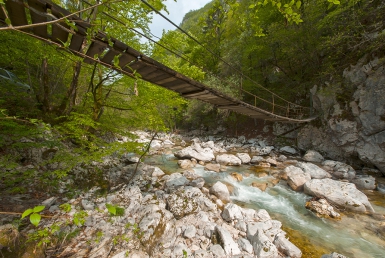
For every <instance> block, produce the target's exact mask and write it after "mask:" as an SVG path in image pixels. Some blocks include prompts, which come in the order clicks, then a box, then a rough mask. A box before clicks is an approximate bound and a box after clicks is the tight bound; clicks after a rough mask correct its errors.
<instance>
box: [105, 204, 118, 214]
mask: <svg viewBox="0 0 385 258" xmlns="http://www.w3.org/2000/svg"><path fill="white" fill-rule="evenodd" d="M106 207H107V210H108V211H109V212H110V213H111V214H113V215H116V207H115V206H114V205H111V204H109V203H107V204H106Z"/></svg>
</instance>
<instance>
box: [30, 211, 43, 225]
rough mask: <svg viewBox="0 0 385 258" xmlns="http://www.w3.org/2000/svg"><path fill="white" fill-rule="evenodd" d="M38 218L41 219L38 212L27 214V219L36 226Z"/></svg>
mask: <svg viewBox="0 0 385 258" xmlns="http://www.w3.org/2000/svg"><path fill="white" fill-rule="evenodd" d="M40 219H41V216H40V214H38V213H33V214H32V215H31V216H29V220H30V221H31V223H32V224H33V225H35V226H36V227H37V225H39V222H40Z"/></svg>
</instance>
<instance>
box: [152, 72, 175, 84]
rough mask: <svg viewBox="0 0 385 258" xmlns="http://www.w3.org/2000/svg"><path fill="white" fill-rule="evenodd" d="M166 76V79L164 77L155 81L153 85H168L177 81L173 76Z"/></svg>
mask: <svg viewBox="0 0 385 258" xmlns="http://www.w3.org/2000/svg"><path fill="white" fill-rule="evenodd" d="M167 75H168V77H166V78H164V79H162V80H159V81H156V82H155V84H158V85H161V86H163V84H165V83H169V82H173V81H176V80H178V79H177V78H175V77H174V76H172V75H170V74H167Z"/></svg>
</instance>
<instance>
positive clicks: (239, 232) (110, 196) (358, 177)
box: [0, 132, 385, 258]
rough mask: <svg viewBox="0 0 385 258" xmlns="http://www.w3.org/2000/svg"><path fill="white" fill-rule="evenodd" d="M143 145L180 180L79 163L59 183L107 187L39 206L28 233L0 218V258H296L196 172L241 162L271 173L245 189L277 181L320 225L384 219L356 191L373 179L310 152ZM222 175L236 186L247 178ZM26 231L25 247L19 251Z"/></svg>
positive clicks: (110, 164) (258, 217)
mask: <svg viewBox="0 0 385 258" xmlns="http://www.w3.org/2000/svg"><path fill="white" fill-rule="evenodd" d="M138 137H139V141H142V142H149V141H150V138H151V137H150V136H149V135H148V134H146V133H144V132H139V133H138ZM187 143H188V144H187ZM190 143H191V145H189V144H190ZM187 145H189V146H187ZM151 146H152V147H151V149H150V152H151V153H152V154H153V155H155V154H156V153H165V152H167V153H170V155H172V153H173V152H174V151H175V150H176V151H175V152H174V155H175V157H177V158H178V159H179V161H178V162H177V161H175V162H177V163H178V166H179V168H180V169H179V171H180V172H175V173H172V172H174V171H162V170H161V169H160V168H159V167H156V166H150V165H148V164H144V163H139V166H137V164H136V163H135V162H137V161H138V157H136V156H134V155H131V154H125V155H123V156H117V157H106V158H105V159H104V161H103V162H100V163H99V162H93V163H92V164H89V165H87V166H85V165H84V164H83V165H79V166H78V167H76V168H75V169H74V170H73V171H72V173H71V178H70V179H68V180H69V181H71V180H72V181H87V180H90V178H92V177H93V176H94V175H93V173H95V171H97V170H98V171H102V174H103V175H104V179H105V180H106V181H107V182H108V183H107V185H103V184H102V185H100V186H95V187H93V188H91V189H90V190H89V191H87V192H84V193H81V194H80V195H78V196H76V197H75V198H73V199H66V198H63V197H60V196H53V197H51V198H49V199H47V200H45V201H44V202H43V205H44V206H45V211H44V212H43V213H42V214H44V215H45V216H46V218H44V217H43V218H42V220H41V222H40V224H39V227H38V229H36V228H35V226H33V225H30V226H28V227H26V228H23V229H21V230H20V231H19V230H17V229H16V228H15V226H14V225H12V224H8V223H9V222H11V221H12V220H13V218H14V217H13V215H11V214H9V215H7V216H3V217H2V219H1V224H3V226H1V229H0V244H1V245H0V248H1V251H2V253H3V254H5V257H15V256H12V254H13V255H14V254H18V256H17V257H113V258H120V257H272V258H275V257H302V251H301V250H300V249H299V248H298V247H297V246H295V245H294V244H293V243H292V242H291V241H290V240H289V239H288V238H287V236H286V232H285V231H284V230H283V229H282V223H281V222H280V221H278V220H275V219H272V218H271V216H270V215H271V214H269V213H268V212H267V211H266V210H264V209H257V210H256V209H249V208H244V207H240V206H239V205H237V204H235V203H233V202H232V197H231V195H232V194H234V192H233V189H232V186H231V185H227V184H223V183H221V182H219V181H218V182H215V183H213V184H209V183H208V182H206V181H205V179H204V178H203V177H202V176H200V175H199V174H198V173H196V171H195V170H194V169H195V168H197V167H204V169H205V170H206V171H211V172H213V173H214V172H215V173H220V172H221V171H222V172H223V171H226V170H228V168H229V167H230V166H241V165H246V164H247V165H250V166H253V167H255V168H266V167H274V168H277V169H276V170H275V171H276V172H275V173H272V174H271V175H260V176H261V177H263V176H266V177H267V176H270V177H271V178H272V179H271V180H270V181H269V182H268V183H266V184H258V183H255V184H253V187H256V188H259V189H260V191H265V190H266V187H274V185H276V184H278V183H279V181H280V180H281V181H282V182H283V183H285V182H287V184H288V185H289V186H290V187H291V188H292V189H293V190H294V191H303V192H305V193H306V194H308V195H309V196H313V197H314V198H313V199H312V200H309V202H308V203H307V204H306V205H307V206H308V208H309V209H310V210H312V211H314V212H316V213H317V215H318V216H320V217H327V218H332V219H338V218H339V217H340V212H341V211H342V212H345V211H351V212H354V213H368V214H372V216H376V217H377V218H378V220H379V221H383V220H385V217H384V216H383V215H382V214H376V213H375V210H374V209H373V207H372V205H371V203H370V202H369V200H368V198H367V196H366V195H365V194H364V193H363V192H362V191H360V190H373V189H375V188H376V182H375V178H374V177H372V176H369V175H364V174H362V172H360V173H357V172H356V171H355V170H354V169H353V168H352V167H351V166H349V165H347V164H344V163H341V162H336V161H331V160H324V158H323V157H322V155H320V154H319V153H317V152H315V151H311V150H310V151H308V152H307V153H306V154H305V155H304V156H303V157H301V156H300V155H299V153H298V152H297V150H296V149H295V148H293V147H290V146H283V147H282V148H279V149H278V150H277V148H275V147H273V146H270V145H268V144H266V143H265V142H264V141H263V139H246V138H245V137H238V138H221V137H212V136H211V137H201V138H197V137H181V136H178V135H172V136H170V135H161V136H160V137H158V138H157V139H156V140H154V141H152V142H151ZM186 146H187V147H186ZM165 172H166V173H165ZM231 176H233V177H234V179H235V180H237V181H242V180H244V177H246V176H247V175H241V174H239V173H231ZM282 182H281V183H282ZM68 185H70V184H68ZM68 185H66V184H62V186H61V190H60V191H61V192H62V193H65V192H68V191H70V189H68ZM12 198H16V199H17V197H15V196H13V197H12ZM309 199H310V198H309ZM303 206H305V203H303ZM28 233H29V234H30V235H29V236H28V237H29V238H30V239H31V238H34V241H32V242H31V243H28V244H27V245H23V241H24V239H25V238H24V236H25V235H27V234H28ZM60 243H66V244H65V245H64V244H60ZM18 246H24V248H17V247H18ZM53 246H54V248H53ZM21 250H22V251H21ZM335 251H337V252H338V251H339V250H335ZM18 252H20V253H18ZM7 255H8V256H7ZM9 255H11V256H9ZM27 255H30V256H27ZM323 257H344V256H342V255H338V254H336V253H333V254H330V255H325V256H323Z"/></svg>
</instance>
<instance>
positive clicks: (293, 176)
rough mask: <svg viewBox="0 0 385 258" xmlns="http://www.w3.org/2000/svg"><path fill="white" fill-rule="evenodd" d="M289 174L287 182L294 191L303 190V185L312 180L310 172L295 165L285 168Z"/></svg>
mask: <svg viewBox="0 0 385 258" xmlns="http://www.w3.org/2000/svg"><path fill="white" fill-rule="evenodd" d="M284 172H285V173H286V175H287V183H288V185H289V186H290V187H291V189H293V190H294V191H303V185H304V184H305V183H306V182H307V181H309V180H311V176H310V173H308V172H305V171H303V170H302V169H300V168H298V167H295V166H288V167H286V168H285V169H284Z"/></svg>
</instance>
